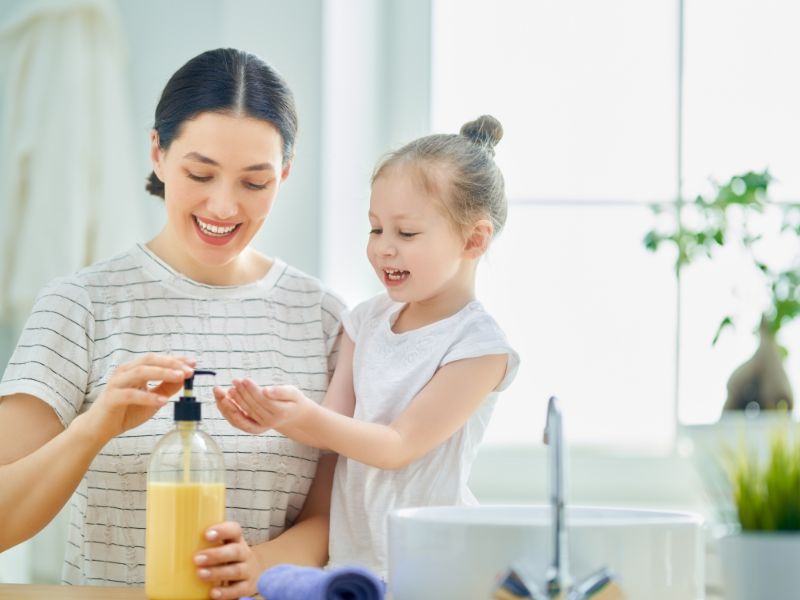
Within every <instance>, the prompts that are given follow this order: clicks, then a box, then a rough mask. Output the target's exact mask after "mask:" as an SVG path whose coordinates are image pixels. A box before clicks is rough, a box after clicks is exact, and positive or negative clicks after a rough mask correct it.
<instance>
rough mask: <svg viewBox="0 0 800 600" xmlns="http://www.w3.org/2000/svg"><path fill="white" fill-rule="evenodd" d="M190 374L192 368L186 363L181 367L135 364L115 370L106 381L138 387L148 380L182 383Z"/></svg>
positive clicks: (117, 385)
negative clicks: (121, 369)
mask: <svg viewBox="0 0 800 600" xmlns="http://www.w3.org/2000/svg"><path fill="white" fill-rule="evenodd" d="M191 374H192V370H191V367H189V366H188V365H186V366H185V368H181V369H177V368H169V367H162V366H157V365H137V366H135V367H132V368H128V369H125V370H123V371H121V372H120V371H119V370H117V372H116V373H114V375H113V376H112V377H111V379H110V380H109V382H108V383H109V385H113V386H115V387H140V386H143V385H146V384H147V382H148V381H166V382H171V383H182V382H183V380H184V379H186V378H187V377H189V376H190V375H191Z"/></svg>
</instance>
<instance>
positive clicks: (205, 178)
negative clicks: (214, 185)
mask: <svg viewBox="0 0 800 600" xmlns="http://www.w3.org/2000/svg"><path fill="white" fill-rule="evenodd" d="M186 175H188V176H189V179H191V180H193V181H199V182H201V183H204V182H206V181H211V175H208V176H203V175H195V174H194V173H191V172H187V173H186Z"/></svg>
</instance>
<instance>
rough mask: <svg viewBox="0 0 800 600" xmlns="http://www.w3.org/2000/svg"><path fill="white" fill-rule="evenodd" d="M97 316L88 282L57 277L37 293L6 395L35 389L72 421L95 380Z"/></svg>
mask: <svg viewBox="0 0 800 600" xmlns="http://www.w3.org/2000/svg"><path fill="white" fill-rule="evenodd" d="M93 333H94V317H93V313H92V304H91V301H90V299H89V296H88V294H87V292H86V290H85V288H84V287H83V286H82V285H81V284H80V283H79V282H78V281H77V280H76V279H74V278H62V279H57V280H55V281H53V282H52V283H50V284H49V285H47V286H46V287H45V288H44V289H43V290H42V291H41V292H40V293H39V296H38V297H37V298H36V302H35V303H34V306H33V310H32V312H31V315H30V317H29V318H28V321H27V323H26V324H25V328H24V329H23V331H22V334H21V335H20V339H19V342H18V343H17V347H16V348H15V350H14V353H13V354H12V355H11V359H10V360H9V362H8V365H7V366H6V370H5V373H4V374H3V379H2V381H0V396H8V395H11V394H30V395H32V396H36V397H37V398H40V399H41V400H44V401H45V402H47V403H48V404H49V405H50V406H52V407H53V409H54V410H55V412H56V414H57V415H58V418H59V419H60V420H61V423H62V424H63V425H64V426H65V427H66V426H67V425H69V423H70V422H71V421H72V420H73V419H74V418H75V417H76V416H77V414H78V412H79V411H80V409H81V405H82V404H83V401H84V398H85V397H86V393H87V386H88V382H89V381H90V377H89V371H90V370H91V358H90V356H91V350H92V344H93V341H92V340H93Z"/></svg>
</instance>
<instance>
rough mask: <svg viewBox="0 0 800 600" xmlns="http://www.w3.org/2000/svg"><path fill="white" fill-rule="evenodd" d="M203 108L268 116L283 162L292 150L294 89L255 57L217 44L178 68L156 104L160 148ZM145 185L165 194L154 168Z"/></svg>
mask: <svg viewBox="0 0 800 600" xmlns="http://www.w3.org/2000/svg"><path fill="white" fill-rule="evenodd" d="M204 112H216V113H223V114H233V115H236V116H244V117H253V118H256V119H261V120H263V121H267V122H268V123H271V124H272V125H274V126H275V128H276V129H277V130H278V132H279V133H280V134H281V139H282V141H283V161H284V163H285V162H286V161H288V160H290V159H291V157H292V155H293V153H294V139H295V136H296V134H297V111H296V110H295V106H294V97H293V96H292V91H291V90H290V89H289V86H288V85H286V82H285V81H284V80H283V78H282V77H281V76H280V75H279V74H278V72H277V71H275V69H273V68H272V67H271V66H269V65H268V64H267V63H265V62H264V61H263V60H261V59H260V58H258V57H257V56H254V55H252V54H248V53H247V52H243V51H241V50H234V49H231V48H219V49H217V50H209V51H207V52H203V53H202V54H199V55H198V56H195V57H194V58H192V59H191V60H190V61H189V62H187V63H186V64H185V65H183V66H182V67H181V68H180V69H178V70H177V71H176V72H175V74H174V75H173V76H172V77H171V78H170V80H169V81H168V82H167V85H166V86H165V87H164V91H163V92H162V93H161V99H160V100H159V101H158V106H156V118H155V124H154V125H153V128H154V129H155V130H156V131H157V132H158V143H159V145H160V146H161V148H162V149H167V148H169V146H170V144H171V143H172V141H173V140H174V139H175V138H176V137H177V136H178V135H180V131H181V126H182V125H183V124H184V123H185V122H186V121H188V120H191V119H193V118H195V117H196V116H198V115H199V114H200V113H204ZM145 188H146V189H147V191H148V192H150V193H151V194H153V195H154V196H160V197H161V198H163V197H164V184H163V183H162V182H161V180H160V179H159V178H158V177H156V174H155V173H150V176H149V177H148V179H147V185H146V186H145Z"/></svg>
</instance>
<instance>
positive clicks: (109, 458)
mask: <svg viewBox="0 0 800 600" xmlns="http://www.w3.org/2000/svg"><path fill="white" fill-rule="evenodd" d="M343 308H344V305H343V304H342V302H341V301H340V300H339V299H338V298H336V297H335V296H333V295H331V294H330V293H329V292H327V291H326V290H325V289H324V288H323V287H322V285H321V284H320V282H319V281H317V280H316V279H313V278H312V277H309V276H308V275H305V274H303V273H301V272H300V271H298V270H296V269H294V268H292V267H289V266H287V265H286V264H285V263H283V262H282V261H280V260H276V261H275V263H274V264H273V266H272V267H271V268H270V270H269V272H268V273H267V275H266V276H265V277H264V278H263V279H261V280H260V281H257V282H254V283H252V284H249V285H243V286H224V287H220V286H209V285H205V284H201V283H197V282H195V281H192V280H190V279H188V278H186V277H184V276H183V275H181V274H180V273H178V272H176V271H174V270H173V269H172V268H170V267H169V266H168V265H166V264H165V263H164V262H163V261H161V260H160V259H159V258H158V257H157V256H155V255H154V254H153V253H152V252H150V251H149V250H148V249H147V248H146V247H145V246H143V245H139V246H136V247H135V248H133V249H132V250H130V251H129V252H127V253H124V254H121V255H119V256H117V257H115V258H112V259H110V260H107V261H104V262H100V263H97V264H95V265H92V266H90V267H87V268H86V269H83V270H81V271H79V272H78V273H77V274H75V275H74V276H71V277H66V278H61V279H57V280H55V281H54V282H52V283H51V284H50V285H48V286H47V287H45V288H44V290H43V291H42V292H41V293H40V295H39V297H38V299H37V300H36V304H35V306H34V308H33V312H32V314H31V316H30V318H29V319H28V322H27V324H26V326H25V329H24V331H23V333H22V336H21V337H20V340H19V344H18V345H17V348H16V350H15V351H14V354H13V356H12V357H11V360H10V361H9V363H8V366H7V368H6V371H5V374H4V375H3V380H2V383H0V396H5V395H9V394H16V393H25V394H32V395H34V396H37V397H38V398H41V399H42V400H44V401H45V402H47V403H48V404H50V405H51V406H52V407H53V409H54V410H55V412H56V414H57V415H58V417H59V419H60V420H61V422H62V423H63V424H64V425H65V426H68V425H69V423H70V422H71V421H72V420H73V419H74V418H75V416H76V415H78V414H80V413H82V412H85V411H86V410H87V409H88V408H89V407H90V406H91V404H92V403H93V402H94V401H95V400H96V399H97V397H98V395H99V394H100V393H101V392H102V391H103V389H104V387H105V385H106V382H107V381H108V378H109V377H110V375H111V374H112V373H113V371H114V369H115V368H116V367H117V366H118V365H120V364H122V363H126V362H129V361H131V360H133V359H135V358H137V357H139V356H141V355H143V354H145V353H147V352H155V353H169V354H178V355H185V356H193V357H195V358H196V359H197V366H198V368H203V369H213V370H215V371H216V372H217V375H216V377H198V378H197V379H196V380H195V383H194V388H195V395H196V396H197V398H198V399H200V400H201V401H205V402H206V403H205V404H204V405H203V420H202V422H201V427H202V428H203V429H204V430H205V431H206V432H207V433H209V434H210V435H211V436H212V437H213V438H214V439H215V440H216V442H217V443H218V444H219V446H220V447H221V449H222V451H223V452H224V455H225V467H226V482H227V497H226V507H227V508H226V518H227V519H231V520H235V521H238V522H239V523H241V525H242V527H243V529H244V534H245V538H246V539H247V541H248V542H249V543H251V544H256V543H261V542H264V541H266V540H268V539H271V538H273V537H275V536H276V535H278V534H279V533H281V532H282V531H283V530H284V529H285V528H286V527H287V526H288V525H290V524H291V523H292V522H293V521H294V519H296V517H297V515H298V513H299V512H300V509H301V508H302V507H303V502H304V501H305V498H306V495H307V493H308V489H309V486H310V484H311V481H312V479H313V477H314V473H315V470H316V466H317V459H318V451H317V450H315V449H312V448H309V447H307V446H304V445H302V444H298V443H297V442H294V441H292V440H290V439H287V438H286V437H284V436H283V435H281V434H279V433H277V432H276V431H268V432H266V433H264V434H261V435H251V434H249V433H244V432H241V431H239V430H237V429H235V428H233V427H232V426H231V425H230V424H229V423H228V422H227V421H226V420H225V419H224V418H223V417H222V415H221V414H220V413H219V411H218V410H217V407H216V404H215V403H214V401H213V394H212V393H211V388H212V387H213V386H214V385H220V386H223V387H228V386H229V385H230V383H231V380H232V379H233V378H234V377H235V378H242V377H250V378H252V379H253V380H254V381H255V382H256V383H257V384H258V385H260V386H263V385H268V384H271V383H292V384H295V385H297V386H298V387H300V388H301V389H302V390H303V391H304V392H305V393H306V394H307V395H308V396H309V397H311V398H313V399H315V400H316V401H321V400H322V398H323V397H324V394H325V390H326V389H327V387H328V382H329V380H330V373H331V372H332V369H333V366H334V362H335V354H336V349H337V348H338V346H337V344H336V341H337V339H338V333H339V331H340V313H341V311H342V309H343ZM174 426H175V425H174V421H173V406H172V404H171V403H170V404H167V405H166V406H165V407H164V408H162V409H161V410H159V411H158V413H157V414H156V415H155V416H154V417H153V418H152V419H150V420H149V421H147V422H146V423H144V424H143V425H141V426H140V427H137V428H135V429H132V430H130V431H128V432H126V433H124V434H122V435H120V436H118V437H116V438H114V439H113V440H111V441H110V442H109V443H108V444H106V446H105V447H104V448H103V450H102V451H101V452H100V454H98V455H97V457H96V458H95V459H94V461H93V462H92V464H91V466H90V467H89V470H88V471H87V473H86V475H85V476H84V477H83V480H82V481H81V483H80V484H79V486H78V489H77V490H76V491H75V494H73V496H72V499H71V501H70V505H71V510H70V525H69V534H68V535H69V539H68V545H67V551H66V557H65V565H64V572H63V580H64V582H65V583H71V584H106V585H108V584H116V585H142V584H143V583H144V526H145V484H146V471H147V464H148V460H149V455H150V452H151V450H152V449H153V447H154V446H155V444H156V442H157V441H158V439H159V437H160V436H162V435H163V434H164V433H166V432H167V431H169V430H171V429H172V428H173V427H174ZM42 485H47V482H46V481H42Z"/></svg>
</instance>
